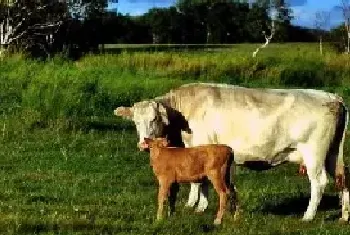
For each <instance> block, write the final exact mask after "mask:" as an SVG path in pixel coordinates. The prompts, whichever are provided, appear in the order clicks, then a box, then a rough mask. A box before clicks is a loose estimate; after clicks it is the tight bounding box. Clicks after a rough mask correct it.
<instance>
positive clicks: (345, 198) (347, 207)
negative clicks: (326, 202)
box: [336, 167, 350, 222]
mask: <svg viewBox="0 0 350 235" xmlns="http://www.w3.org/2000/svg"><path fill="white" fill-rule="evenodd" d="M349 176H350V175H349V170H348V167H344V171H343V175H342V177H341V182H339V180H338V182H337V181H336V182H337V183H338V187H339V188H340V189H341V190H342V191H341V192H340V198H341V211H342V215H341V218H340V221H343V222H348V221H349V213H350V212H349V211H350V195H349Z"/></svg>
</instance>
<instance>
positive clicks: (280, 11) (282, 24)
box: [253, 0, 291, 57]
mask: <svg viewBox="0 0 350 235" xmlns="http://www.w3.org/2000/svg"><path fill="white" fill-rule="evenodd" d="M256 4H260V6H261V7H263V8H264V9H266V10H267V11H268V13H269V15H270V24H269V25H268V29H269V31H270V32H269V33H270V34H268V33H266V31H265V30H264V31H262V34H263V35H264V37H265V43H264V44H262V45H261V46H260V47H258V48H257V49H256V50H255V51H254V52H253V57H256V55H257V53H258V52H259V50H260V49H262V48H266V47H267V45H268V44H269V43H270V42H271V40H272V39H273V38H274V37H276V36H277V37H276V39H277V40H278V41H286V40H287V39H288V28H289V26H290V20H291V16H290V14H291V11H290V9H289V8H288V7H287V4H286V3H285V0H259V1H257V3H256Z"/></svg>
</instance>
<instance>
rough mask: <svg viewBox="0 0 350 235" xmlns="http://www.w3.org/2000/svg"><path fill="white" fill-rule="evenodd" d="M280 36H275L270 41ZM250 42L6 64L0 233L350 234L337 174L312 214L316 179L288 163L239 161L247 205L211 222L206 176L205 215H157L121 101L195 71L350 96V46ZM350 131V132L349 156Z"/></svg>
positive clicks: (180, 209)
mask: <svg viewBox="0 0 350 235" xmlns="http://www.w3.org/2000/svg"><path fill="white" fill-rule="evenodd" d="M271 46H272V45H271ZM252 50H254V48H253V47H252V46H250V45H241V46H237V47H235V48H232V50H225V51H223V52H208V51H205V52H200V51H196V52H184V53H181V52H152V53H148V52H122V53H121V54H118V55H113V54H109V55H91V56H87V57H85V58H83V59H82V60H80V61H78V62H67V61H63V60H61V59H60V58H55V59H54V60H52V61H50V62H46V63H43V62H35V61H26V60H24V59H23V58H21V57H20V56H15V57H12V58H9V59H6V60H3V61H2V62H1V63H0V149H1V151H0V176H1V177H0V185H1V188H2V190H1V191H0V233H3V234H203V233H210V234H222V235H223V234H276V235H277V234H349V225H343V224H339V223H338V221H337V219H338V218H339V205H338V199H337V197H336V193H335V190H334V187H333V185H332V184H330V185H328V186H327V190H326V193H325V196H324V198H323V200H322V203H321V206H320V208H319V210H318V213H317V216H316V219H315V221H313V222H310V223H303V222H301V221H300V218H301V217H302V214H303V212H304V211H305V210H306V206H307V203H308V199H309V183H308V180H307V178H306V177H302V176H299V175H298V174H297V170H298V166H297V165H292V164H287V165H283V166H280V167H277V168H274V169H272V170H270V171H265V172H254V171H250V170H248V169H246V168H241V167H239V168H238V171H237V177H236V182H237V188H238V196H239V200H240V203H241V205H242V210H243V212H242V214H241V216H240V218H239V220H238V221H235V222H233V221H231V220H230V218H229V217H226V218H225V219H224V222H223V225H222V226H218V227H213V226H212V222H213V219H214V215H215V212H216V209H217V203H218V198H217V196H216V195H215V193H214V192H213V189H212V188H211V187H210V196H209V202H210V204H209V208H208V210H207V211H206V212H205V213H203V214H195V213H194V212H193V210H191V209H186V208H184V205H185V203H186V201H187V196H188V192H189V186H188V185H184V186H182V187H181V189H180V195H179V200H178V202H177V206H176V214H175V215H174V216H173V217H171V218H168V219H166V220H164V221H162V222H159V223H156V222H155V213H156V194H157V183H156V181H155V178H154V176H153V173H152V170H151V168H150V166H149V156H148V154H147V153H144V152H139V151H138V150H137V148H136V140H137V136H136V133H135V130H134V127H133V125H132V124H131V123H129V122H127V121H124V120H121V119H119V118H117V117H113V115H112V112H113V109H114V108H115V107H116V106H118V105H129V104H132V103H133V102H135V101H139V100H141V99H146V98H150V97H154V96H157V95H160V94H162V93H164V92H166V91H168V90H169V89H170V88H173V87H177V86H179V85H181V84H183V83H188V82H193V81H210V82H228V83H233V84H242V85H245V86H251V87H254V86H259V87H260V86H262V87H314V88H317V89H326V90H330V91H336V92H338V93H339V94H341V95H342V96H343V97H344V99H345V100H346V101H347V102H348V103H349V102H350V66H349V62H350V60H349V57H346V56H344V55H336V54H334V53H332V52H327V53H326V54H325V55H324V56H323V57H320V56H319V55H318V53H317V45H312V44H294V45H288V44H287V45H276V46H272V47H271V48H267V49H265V50H264V51H262V53H261V54H259V56H258V58H257V59H252V58H251V51H252ZM349 144H350V141H349V139H347V142H346V147H345V148H346V149H345V151H346V152H345V153H346V161H347V162H349V157H348V156H349V154H350V152H349V148H348V146H349Z"/></svg>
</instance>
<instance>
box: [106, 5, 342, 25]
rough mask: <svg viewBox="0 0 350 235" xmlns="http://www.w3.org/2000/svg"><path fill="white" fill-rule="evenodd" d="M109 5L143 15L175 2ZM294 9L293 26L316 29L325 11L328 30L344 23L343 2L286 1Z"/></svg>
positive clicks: (121, 10)
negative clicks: (340, 8) (152, 9)
mask: <svg viewBox="0 0 350 235" xmlns="http://www.w3.org/2000/svg"><path fill="white" fill-rule="evenodd" d="M112 1H113V0H111V2H110V3H109V4H108V9H110V10H111V9H117V10H118V12H121V13H123V14H126V13H129V14H130V15H141V14H143V13H145V12H147V11H148V10H149V9H150V8H153V7H169V6H172V5H174V3H175V0H119V3H112ZM286 1H287V2H288V4H289V6H290V7H291V8H292V12H293V16H294V19H293V20H292V24H294V25H299V26H304V27H311V28H312V27H314V26H315V19H316V16H315V15H316V12H320V11H325V12H328V13H329V14H330V18H329V23H328V26H327V28H328V29H329V28H331V27H335V26H338V25H340V24H341V23H342V21H343V17H342V13H341V11H340V10H339V9H338V8H337V6H340V4H341V0H286Z"/></svg>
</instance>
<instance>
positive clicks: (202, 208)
mask: <svg viewBox="0 0 350 235" xmlns="http://www.w3.org/2000/svg"><path fill="white" fill-rule="evenodd" d="M207 207H208V203H198V206H197V208H196V210H195V212H197V213H202V212H204V211H205V210H206V209H207Z"/></svg>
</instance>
